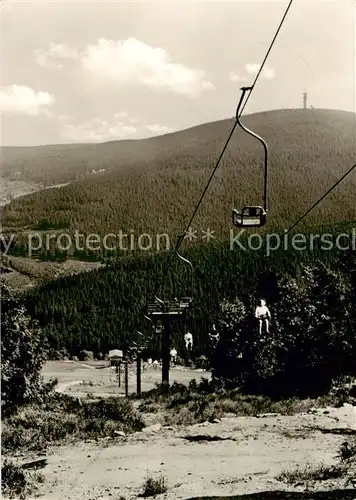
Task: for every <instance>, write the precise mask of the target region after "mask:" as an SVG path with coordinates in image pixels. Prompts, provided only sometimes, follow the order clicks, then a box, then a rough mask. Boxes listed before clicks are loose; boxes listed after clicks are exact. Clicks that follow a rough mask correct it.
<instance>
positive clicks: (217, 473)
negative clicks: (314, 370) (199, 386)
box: [40, 406, 356, 500]
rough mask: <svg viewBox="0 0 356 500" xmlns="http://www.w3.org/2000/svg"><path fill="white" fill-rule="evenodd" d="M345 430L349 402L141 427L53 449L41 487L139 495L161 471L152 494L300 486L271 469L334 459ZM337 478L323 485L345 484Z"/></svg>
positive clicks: (71, 494)
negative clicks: (163, 485)
mask: <svg viewBox="0 0 356 500" xmlns="http://www.w3.org/2000/svg"><path fill="white" fill-rule="evenodd" d="M325 411H328V413H324V412H325ZM347 432H348V433H350V432H355V433H356V418H355V408H354V407H351V406H344V407H343V408H340V409H328V410H318V411H316V412H315V413H308V414H307V413H305V414H301V415H298V416H293V417H282V416H268V415H267V416H263V417H260V418H258V417H235V418H224V419H222V420H221V421H220V422H217V423H211V424H208V423H205V424H199V425H195V426H191V427H188V428H186V429H182V428H171V427H165V428H161V429H156V430H155V429H152V430H150V429H148V430H146V431H145V432H139V433H135V434H134V435H131V436H128V437H118V438H115V439H109V440H103V441H101V443H100V444H97V443H94V442H88V443H81V444H77V445H76V446H67V447H63V448H52V449H50V450H49V451H48V454H47V457H48V465H47V466H46V468H45V469H44V470H43V472H44V475H45V478H46V481H45V483H44V484H43V485H41V486H40V494H41V496H42V498H45V499H46V500H64V499H70V500H84V499H86V500H90V499H92V500H99V499H100V500H104V499H115V500H118V499H119V497H120V495H124V496H125V497H126V499H129V498H130V499H131V498H137V497H138V495H139V494H140V492H141V491H142V488H141V487H142V484H143V482H144V480H145V478H146V477H148V476H151V477H157V476H158V475H160V474H163V476H165V477H166V478H167V481H168V492H167V493H166V494H165V495H161V496H160V497H156V498H168V499H190V498H194V497H202V496H213V495H217V496H218V495H219V496H226V495H238V494H243V493H253V492H263V491H271V490H272V491H273V490H285V491H288V490H289V491H303V490H305V485H300V486H291V487H288V486H286V485H285V484H284V483H280V482H278V481H277V480H276V479H275V477H276V475H278V474H279V473H280V472H281V471H282V470H284V469H285V468H287V469H289V468H293V467H295V466H297V465H302V466H303V465H305V464H306V463H307V462H312V463H313V462H314V463H320V462H321V461H323V462H324V463H326V464H330V465H331V464H333V463H336V455H337V453H338V448H339V446H340V444H341V443H342V442H343V441H345V438H346V433H347ZM201 435H204V436H207V435H208V436H210V439H211V440H210V441H209V440H207V438H206V437H205V440H204V439H202V438H201V437H199V436H201ZM214 437H215V438H214ZM214 439H215V440H214ZM336 481H337V480H331V481H329V482H326V483H325V485H324V486H323V488H325V489H333V487H336V486H339V487H342V486H344V485H343V484H341V483H340V482H339V483H337V482H336ZM341 481H342V480H341ZM319 489H320V486H319ZM353 492H354V497H352V496H351V497H350V496H347V497H346V496H344V497H339V498H340V499H341V498H356V490H353ZM261 498H262V497H261ZM311 498H312V497H310V499H311ZM325 498H326V497H325Z"/></svg>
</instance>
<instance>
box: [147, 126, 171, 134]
mask: <svg viewBox="0 0 356 500" xmlns="http://www.w3.org/2000/svg"><path fill="white" fill-rule="evenodd" d="M146 128H147V130H149V131H150V132H152V133H153V134H155V135H162V134H169V133H170V132H173V129H172V128H170V127H166V126H165V125H158V124H155V125H146Z"/></svg>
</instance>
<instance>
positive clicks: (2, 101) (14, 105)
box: [0, 85, 55, 116]
mask: <svg viewBox="0 0 356 500" xmlns="http://www.w3.org/2000/svg"><path fill="white" fill-rule="evenodd" d="M54 102H55V98H54V96H53V95H52V94H49V93H48V92H43V91H42V90H41V91H39V92H35V90H33V89H32V88H31V87H26V86H25V85H12V86H11V87H6V88H4V89H2V90H0V108H1V110H2V112H3V113H12V114H21V115H30V116H38V115H40V114H46V115H47V116H49V115H50V112H49V110H48V108H49V107H50V106H52V105H53V104H54Z"/></svg>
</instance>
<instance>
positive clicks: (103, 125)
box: [60, 118, 137, 142]
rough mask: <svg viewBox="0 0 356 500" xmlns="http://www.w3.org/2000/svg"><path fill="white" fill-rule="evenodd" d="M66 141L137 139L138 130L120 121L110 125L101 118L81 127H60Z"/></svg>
mask: <svg viewBox="0 0 356 500" xmlns="http://www.w3.org/2000/svg"><path fill="white" fill-rule="evenodd" d="M60 132H61V135H62V137H63V138H64V139H66V140H69V141H72V142H104V141H110V140H118V141H119V140H123V139H132V138H135V136H136V133H137V129H136V127H134V126H133V125H127V124H125V123H123V122H120V121H118V120H114V121H112V122H111V123H109V122H108V121H106V120H103V119H101V118H93V119H92V120H89V121H87V122H85V123H82V124H80V125H73V124H72V123H65V124H63V125H61V127H60Z"/></svg>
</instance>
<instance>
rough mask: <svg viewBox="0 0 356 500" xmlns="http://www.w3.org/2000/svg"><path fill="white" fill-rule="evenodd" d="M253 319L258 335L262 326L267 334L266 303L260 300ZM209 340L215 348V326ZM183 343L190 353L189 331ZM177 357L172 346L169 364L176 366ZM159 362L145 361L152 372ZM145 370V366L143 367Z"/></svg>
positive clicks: (191, 336)
mask: <svg viewBox="0 0 356 500" xmlns="http://www.w3.org/2000/svg"><path fill="white" fill-rule="evenodd" d="M255 318H256V319H257V320H258V325H259V333H260V335H261V334H262V330H263V326H265V330H266V332H267V333H269V327H270V322H271V313H270V310H269V309H268V307H267V305H266V301H265V300H264V299H261V300H260V305H259V306H257V307H256V309H255ZM209 338H210V343H211V345H212V347H213V348H215V347H216V346H217V344H218V342H219V340H220V335H219V332H218V331H217V330H216V326H215V325H213V327H212V332H211V333H209ZM184 342H185V348H186V350H187V351H188V352H191V351H192V349H193V335H192V334H191V332H190V331H187V333H186V334H185V335H184ZM177 357H178V351H177V349H176V348H175V347H174V346H173V347H172V349H171V350H170V358H171V363H172V364H176V363H177ZM160 364H161V363H160V362H158V361H157V360H154V361H152V358H149V359H148V360H147V365H148V367H151V366H152V367H153V369H154V370H157V369H158V367H159V366H160ZM144 369H145V366H144Z"/></svg>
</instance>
